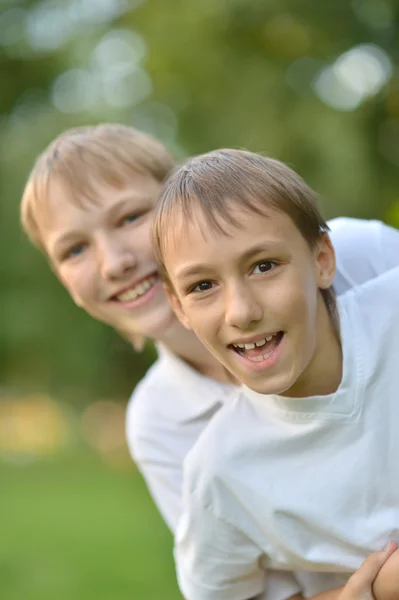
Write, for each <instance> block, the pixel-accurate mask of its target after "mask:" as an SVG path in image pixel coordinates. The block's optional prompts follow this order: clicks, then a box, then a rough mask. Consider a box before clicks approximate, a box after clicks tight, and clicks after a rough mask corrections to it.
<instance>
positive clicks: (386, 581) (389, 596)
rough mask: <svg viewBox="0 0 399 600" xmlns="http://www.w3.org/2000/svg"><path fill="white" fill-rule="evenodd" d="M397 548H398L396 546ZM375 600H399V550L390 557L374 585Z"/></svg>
mask: <svg viewBox="0 0 399 600" xmlns="http://www.w3.org/2000/svg"><path fill="white" fill-rule="evenodd" d="M396 547H397V546H396ZM373 594H374V597H375V600H398V598H399V550H396V551H395V552H394V553H393V554H392V555H390V557H389V559H388V560H387V562H386V563H385V564H384V565H383V567H382V568H381V570H380V571H379V573H378V575H377V578H376V580H375V582H374V583H373Z"/></svg>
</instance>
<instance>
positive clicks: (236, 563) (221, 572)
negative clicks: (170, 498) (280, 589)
mask: <svg viewBox="0 0 399 600" xmlns="http://www.w3.org/2000/svg"><path fill="white" fill-rule="evenodd" d="M184 506H185V510H184V512H183V515H182V517H181V519H180V521H179V525H178V528H177V533H176V537H175V561H176V570H177V576H178V582H179V586H180V589H181V592H182V594H183V596H184V597H185V598H187V599H189V600H248V599H249V598H254V597H255V596H257V595H258V594H261V593H262V592H264V591H265V590H266V572H265V571H264V570H263V569H262V567H261V566H260V563H259V558H260V555H261V552H260V550H259V548H258V547H257V546H256V545H254V543H253V542H252V541H251V540H250V539H249V538H248V537H247V536H246V535H245V534H244V533H243V532H241V531H240V530H238V529H237V528H235V527H233V526H232V525H230V524H229V523H227V522H226V521H224V520H222V519H220V518H218V517H216V516H215V515H214V514H213V512H212V511H211V510H210V509H208V508H206V507H203V506H201V503H200V502H199V501H198V499H197V498H196V497H195V494H194V495H191V496H190V497H189V498H185V500H184ZM293 593H295V591H294V592H293ZM291 595H292V594H291ZM270 600H271V598H270Z"/></svg>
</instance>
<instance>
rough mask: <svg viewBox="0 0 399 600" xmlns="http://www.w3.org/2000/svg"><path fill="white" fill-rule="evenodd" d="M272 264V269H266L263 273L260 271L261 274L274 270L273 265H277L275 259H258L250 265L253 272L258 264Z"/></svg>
mask: <svg viewBox="0 0 399 600" xmlns="http://www.w3.org/2000/svg"><path fill="white" fill-rule="evenodd" d="M265 264H268V265H273V268H272V269H268V270H267V271H265V272H264V273H261V275H265V273H270V271H274V269H275V267H277V262H276V261H275V260H260V261H259V262H257V263H255V264H254V266H253V267H252V271H251V272H252V273H253V272H254V270H255V268H256V267H259V265H265Z"/></svg>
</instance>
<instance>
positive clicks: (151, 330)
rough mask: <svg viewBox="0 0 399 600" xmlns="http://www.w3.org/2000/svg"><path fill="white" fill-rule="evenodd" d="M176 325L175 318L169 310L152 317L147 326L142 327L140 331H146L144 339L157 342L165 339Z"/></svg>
mask: <svg viewBox="0 0 399 600" xmlns="http://www.w3.org/2000/svg"><path fill="white" fill-rule="evenodd" d="M176 323H178V320H177V317H176V315H175V313H174V312H173V311H172V309H170V310H168V311H163V312H162V314H159V315H154V316H153V318H152V319H151V322H150V323H149V324H148V326H147V327H145V326H143V327H142V330H143V331H146V333H145V335H146V337H149V338H152V339H153V340H157V339H160V338H163V337H165V336H166V335H167V334H168V333H169V332H170V331H171V329H173V327H174V326H175V325H176Z"/></svg>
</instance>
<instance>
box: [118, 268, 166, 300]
mask: <svg viewBox="0 0 399 600" xmlns="http://www.w3.org/2000/svg"><path fill="white" fill-rule="evenodd" d="M157 284H160V279H159V275H158V273H151V274H150V275H147V276H146V277H145V278H143V279H141V280H140V281H138V282H136V283H134V284H133V285H131V286H130V287H128V288H125V289H124V290H123V291H121V292H119V293H118V294H114V295H113V296H111V298H110V301H111V302H114V303H117V304H119V305H121V306H124V307H126V308H137V307H139V306H141V305H142V304H145V303H146V302H147V301H149V300H150V299H151V298H152V297H153V296H154V294H155V293H156V290H157V288H158V285H157Z"/></svg>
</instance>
